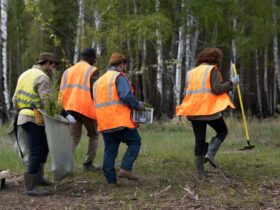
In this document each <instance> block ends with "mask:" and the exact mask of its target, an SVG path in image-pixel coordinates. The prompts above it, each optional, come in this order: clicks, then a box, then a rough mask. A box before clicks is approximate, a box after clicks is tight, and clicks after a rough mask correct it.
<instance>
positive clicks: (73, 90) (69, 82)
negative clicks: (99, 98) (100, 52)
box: [59, 61, 97, 119]
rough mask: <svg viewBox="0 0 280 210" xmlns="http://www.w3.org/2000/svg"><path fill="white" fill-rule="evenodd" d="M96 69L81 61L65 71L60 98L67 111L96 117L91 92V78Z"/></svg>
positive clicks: (92, 117)
mask: <svg viewBox="0 0 280 210" xmlns="http://www.w3.org/2000/svg"><path fill="white" fill-rule="evenodd" d="M96 70H97V68H96V67H94V66H91V65H90V64H88V63H87V62H85V61H80V62H78V63H76V64H75V65H74V66H72V67H70V68H68V69H67V70H66V71H65V72H64V73H63V75H62V79H61V85H60V93H59V100H60V101H61V102H62V104H63V108H64V109H65V110H66V111H75V112H78V113H80V114H82V115H84V116H86V117H88V118H91V119H96V114H95V109H94V103H93V99H92V97H91V93H90V78H91V76H92V74H93V73H94V72H95V71H96Z"/></svg>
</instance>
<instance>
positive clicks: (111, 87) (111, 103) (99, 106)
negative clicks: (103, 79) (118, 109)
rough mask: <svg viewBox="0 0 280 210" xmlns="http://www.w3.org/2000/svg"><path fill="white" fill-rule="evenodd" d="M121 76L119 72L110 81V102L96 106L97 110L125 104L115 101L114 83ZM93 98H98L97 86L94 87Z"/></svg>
mask: <svg viewBox="0 0 280 210" xmlns="http://www.w3.org/2000/svg"><path fill="white" fill-rule="evenodd" d="M119 75H120V73H119V72H115V74H113V76H112V77H111V79H110V81H109V101H108V102H104V103H99V104H95V108H96V109H98V108H101V107H105V106H111V105H114V104H123V102H122V101H121V100H113V85H114V84H113V82H114V81H115V80H116V78H117V77H118V76H119ZM93 98H94V99H95V98H96V86H93Z"/></svg>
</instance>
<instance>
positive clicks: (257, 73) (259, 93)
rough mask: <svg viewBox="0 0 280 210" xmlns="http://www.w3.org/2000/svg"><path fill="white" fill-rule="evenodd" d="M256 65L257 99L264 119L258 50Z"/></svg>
mask: <svg viewBox="0 0 280 210" xmlns="http://www.w3.org/2000/svg"><path fill="white" fill-rule="evenodd" d="M255 64H256V86H257V98H258V107H259V112H260V118H261V119H262V118H263V115H262V94H261V86H260V67H259V57H258V50H255Z"/></svg>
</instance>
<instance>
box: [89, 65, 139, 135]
mask: <svg viewBox="0 0 280 210" xmlns="http://www.w3.org/2000/svg"><path fill="white" fill-rule="evenodd" d="M120 74H122V73H121V72H117V71H112V70H108V71H107V72H106V73H105V74H104V75H102V76H101V77H100V78H99V79H98V80H97V81H96V82H95V83H94V85H93V98H94V103H95V110H96V119H97V124H98V131H105V130H110V129H114V128H118V127H127V128H136V127H137V126H136V123H135V122H134V121H133V120H132V115H131V112H132V109H131V108H130V107H128V106H127V105H125V104H124V103H123V102H122V101H121V100H120V98H119V96H118V91H117V86H116V79H117V77H118V76H119V75H120Z"/></svg>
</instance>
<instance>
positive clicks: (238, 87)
mask: <svg viewBox="0 0 280 210" xmlns="http://www.w3.org/2000/svg"><path fill="white" fill-rule="evenodd" d="M232 68H233V73H234V76H236V75H237V72H236V67H235V64H234V63H232ZM237 93H238V98H239V102H240V108H241V114H242V119H243V123H244V131H245V135H246V139H247V141H249V133H248V127H247V122H246V116H245V113H244V108H243V102H242V97H241V91H240V85H239V84H237Z"/></svg>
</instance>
